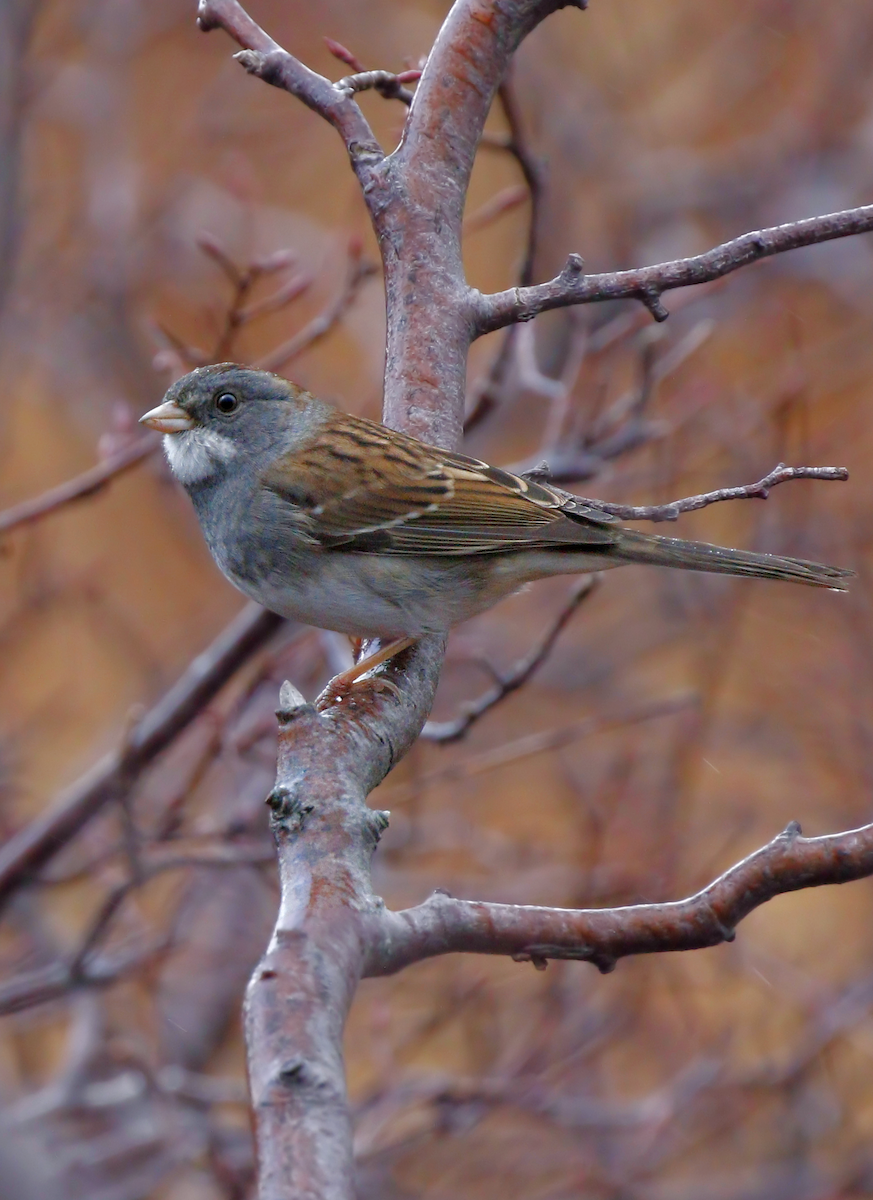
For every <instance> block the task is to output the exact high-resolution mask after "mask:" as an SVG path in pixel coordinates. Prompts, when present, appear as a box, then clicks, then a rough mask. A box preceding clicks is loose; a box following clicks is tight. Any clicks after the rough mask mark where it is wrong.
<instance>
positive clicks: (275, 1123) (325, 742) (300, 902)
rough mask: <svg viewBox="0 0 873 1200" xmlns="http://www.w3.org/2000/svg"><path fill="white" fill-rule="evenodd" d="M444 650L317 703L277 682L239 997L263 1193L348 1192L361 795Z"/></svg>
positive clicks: (434, 642) (405, 727)
mask: <svg viewBox="0 0 873 1200" xmlns="http://www.w3.org/2000/svg"><path fill="white" fill-rule="evenodd" d="M444 649H445V646H444V640H443V639H442V638H438V637H428V638H424V639H422V641H421V642H420V643H419V644H418V647H417V649H416V652H415V653H410V652H408V651H407V652H406V653H405V654H403V655H399V656H398V657H397V658H396V659H393V660H391V662H390V663H388V664H387V666H386V670H385V672H384V674H383V676H382V686H381V687H380V686H379V683H380V681H379V680H378V679H377V680H375V681H371V683H370V684H369V686H367V687H357V688H355V689H354V692H353V693H351V694H350V695H349V697H348V698H347V699H346V700H345V701H344V702H342V703H336V704H331V705H330V706H328V707H327V708H326V709H325V710H324V711H318V710H317V709H316V708H315V707H314V706H313V705H311V704H306V703H305V702H304V700H303V697H302V696H301V695H300V694H299V692H297V691H296V689H294V688H293V687H292V686H291V684H288V683H286V684H285V685H284V686H283V688H282V691H281V693H280V697H279V704H280V708H279V712H278V714H277V715H278V717H279V767H278V773H277V783H276V787H275V788H274V790H273V791H272V793H271V794H270V796H269V797H268V801H267V802H268V804H269V805H270V807H271V809H272V813H273V820H272V825H273V830H274V833H275V836H276V842H277V847H278V854H279V875H280V881H281V887H282V902H281V906H280V910H279V916H278V919H277V923H276V929H275V932H274V934H273V939H272V942H271V943H270V947H269V949H268V950H267V952H266V954H265V955H264V957H263V958H262V960H261V962H260V964H259V966H258V967H257V969H256V971H255V973H254V975H253V976H252V980H251V983H250V984H249V989H248V992H247V996H246V1009H245V1011H246V1041H247V1045H248V1051H249V1077H250V1081H251V1092H252V1103H253V1106H254V1111H255V1127H256V1132H257V1141H258V1151H259V1162H260V1180H259V1186H260V1195H261V1196H262V1197H263V1198H269V1200H274V1198H275V1200H279V1198H280V1197H283V1198H284V1197H287V1196H289V1195H295V1196H313V1197H315V1196H318V1197H325V1198H335V1197H350V1196H352V1195H353V1194H354V1185H353V1181H352V1138H351V1122H350V1116H349V1111H348V1105H347V1103H346V1090H345V1078H344V1072H343V1062H342V1032H343V1026H344V1024H345V1019H346V1014H347V1012H348V1008H349V1005H350V1003H351V1000H352V996H353V995H354V992H355V989H356V987H357V984H358V981H359V979H360V975H361V967H362V963H363V956H364V953H365V943H364V939H363V937H362V932H363V930H362V922H363V921H364V920H365V918H366V915H367V914H368V913H369V912H371V911H373V910H374V909H378V908H379V906H380V905H381V904H382V902H381V901H380V900H378V899H377V897H375V896H374V895H373V893H372V888H371V884H370V858H371V856H372V853H373V850H374V849H375V847H376V843H377V842H378V840H379V837H380V836H381V833H382V830H383V829H384V828H385V826H386V825H387V817H386V816H385V814H383V813H380V812H374V811H373V810H372V809H370V808H368V806H367V803H366V797H367V794H368V792H370V791H371V790H372V789H373V788H374V787H375V786H376V785H377V784H378V783H379V782H380V781H381V780H382V779H383V778H384V777H385V775H386V774H387V773H388V771H389V770H390V769H391V767H392V766H393V765H394V763H395V762H396V761H397V760H398V759H399V758H401V757H402V756H403V755H404V754H405V753H406V751H407V749H408V748H409V746H410V745H411V744H412V742H413V741H414V740H415V738H416V736H417V734H418V731H419V730H420V729H421V727H422V725H423V724H424V721H425V719H426V717H427V714H428V712H429V711H430V707H431V704H432V703H433V693H434V690H435V687H436V681H437V678H438V675H439V665H440V663H441V661H442V656H443V652H444ZM398 682H400V683H402V695H403V702H402V703H399V702H398V698H397V695H398V689H397V683H398ZM385 684H387V687H386V686H385Z"/></svg>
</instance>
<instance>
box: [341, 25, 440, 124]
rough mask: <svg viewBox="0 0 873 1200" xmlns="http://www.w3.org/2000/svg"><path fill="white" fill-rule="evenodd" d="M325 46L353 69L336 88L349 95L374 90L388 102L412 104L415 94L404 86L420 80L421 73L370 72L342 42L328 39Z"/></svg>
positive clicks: (414, 71) (411, 71)
mask: <svg viewBox="0 0 873 1200" xmlns="http://www.w3.org/2000/svg"><path fill="white" fill-rule="evenodd" d="M324 44H325V45H326V46H327V48H328V50H329V51H330V52H331V54H332V55H333V56H334V58H338V59H339V60H340V62H343V63H345V64H346V66H347V67H351V68H352V71H353V72H354V74H353V75H347V76H346V77H345V78H344V79H339V80H337V83H336V85H335V86H336V87H338V88H342V89H343V90H344V91H346V92H348V93H349V94H351V93H353V92H364V91H366V90H367V89H368V88H374V89H375V91H377V92H378V93H379V94H380V96H383V97H384V98H385V99H386V100H400V101H402V102H403V103H404V104H405V105H406V106H407V107H408V106H409V105H410V104H411V103H412V97H413V95H414V93H413V92H410V91H409V89H408V88H405V87H403V86H402V85H403V84H404V83H414V82H415V81H417V80H419V79H420V78H421V71H418V70H410V71H401V72H400V74H399V75H394V74H392V72H391V71H368V70H367V68H366V67H365V66H364V64H363V63H362V62H361V60H360V59H359V58H357V57H356V56H355V55H354V54H352V52H351V50H348V49H346V47H345V46H344V45H343V44H342V42H336V41H334V39H333V38H329V37H326V38H325V39H324Z"/></svg>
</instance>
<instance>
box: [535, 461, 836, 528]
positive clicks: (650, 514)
mask: <svg viewBox="0 0 873 1200" xmlns="http://www.w3.org/2000/svg"><path fill="white" fill-rule="evenodd" d="M528 475H529V476H533V477H536V476H540V475H541V476H544V477H548V476H549V470H548V464H543V467H542V469H540V470H534V471H529V472H528ZM848 478H849V471H848V468H847V467H786V465H785V464H784V463H779V464H778V466H776V467H774V468H773V470H772V471H771V472H770V473H769V475H765V476H764V478H763V479H759V480H758V482H757V483H747V484H745V485H743V486H741V487H728V488H717V489H716V490H715V491H714V492H701V493H700V495H697V496H686V497H685V498H684V499H683V500H673V501H671V503H669V504H640V505H634V504H612V503H610V502H609V501H608V500H588V499H587V498H586V500H585V503H586V504H591V505H592V507H594V508H599V509H602V510H603V512H608V513H612V515H613V516H615V517H620V518H621V520H623V521H675V520H676V519H677V517H678V516H679V514H680V513H686V512H694V511H695V510H696V509H698V508H706V507H707V506H708V505H710V504H718V503H719V501H721V500H766V499H767V497H768V496H769V495H770V489H771V488H774V487H776V486H777V484H780V483H787V482H788V480H789V479H835V480H839V481H841V482H845V480H847V479H848Z"/></svg>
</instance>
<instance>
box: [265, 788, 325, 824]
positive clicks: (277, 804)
mask: <svg viewBox="0 0 873 1200" xmlns="http://www.w3.org/2000/svg"><path fill="white" fill-rule="evenodd" d="M265 803H266V804H267V805H268V806H269V808H270V810H271V812H272V814H273V820H274V821H275V822H276V824H280V825H281V826H282V828H283V829H285V830H286V831H287V832H288V833H295V834H297V833H302V832H303V827H304V825H305V824H306V818H307V817H308V816H309V814H310V813H311V812H312V811H313V809H314V808H315V805H314V804H309V803H307V802H304V801H303V800H301V799H300V797H299V796H297V795H295V793H293V792H292V791H291V790H290V788H286V787H284V786H283V785H282V784H281V783H280V784H277V785H276V786H275V787H274V788H273V790H272V792H270V794H269V796H268V797H267V799H266V801H265Z"/></svg>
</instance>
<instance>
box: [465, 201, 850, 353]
mask: <svg viewBox="0 0 873 1200" xmlns="http://www.w3.org/2000/svg"><path fill="white" fill-rule="evenodd" d="M870 232H873V204H868V205H865V206H863V207H861V208H850V209H847V210H846V211H844V212H837V213H829V214H828V215H827V216H823V217H810V218H809V219H808V220H805V221H792V222H790V223H789V224H787V225H776V226H774V227H772V228H770V229H761V230H757V231H755V232H753V233H744V234H743V235H742V237H738V238H734V239H733V241H730V242H724V243H723V244H722V245H721V246H716V247H714V249H712V250H708V251H707V252H706V253H705V254H698V255H696V256H695V257H694V258H679V259H676V260H674V261H673V262H666V263H658V264H657V265H656V266H652V267H639V268H637V269H636V270H633V271H610V272H607V273H605V274H602V275H586V274H585V264H584V263H583V261H582V259H581V258H580V257H579V255H578V254H571V255H570V256H569V258H568V259H567V263H566V265H565V267H564V269H563V270H562V271H561V273H560V275H556V276H555V278H554V279H551V280H549V282H548V283H538V284H536V285H534V286H533V287H515V288H509V289H508V290H507V291H505V292H494V293H493V294H491V295H483V294H482V293H479V294H478V298H477V312H476V333H477V336H481V335H482V334H483V333H491V332H493V331H494V330H495V329H502V328H503V327H504V326H506V325H511V324H513V323H514V322H516V321H530V320H531V319H532V318H533V317H535V316H537V314H538V313H541V312H547V311H548V310H549V309H551V308H566V307H567V306H568V305H571V304H594V303H598V302H599V301H603V300H639V301H640V302H641V303H642V304H645V306H646V307H647V308H648V309H649V311H650V312H651V314H652V316H653V317H654V318H655V320H656V321H665V320H666V319H667V317H668V315H669V314H668V312H667V310H666V309H665V308H664V306H663V304H662V303H661V294H662V293H663V292H666V291H669V290H670V289H671V288H680V287H689V286H690V285H692V284H699V283H707V282H709V281H710V280H712V279H720V278H721V276H723V275H729V274H730V273H731V271H736V270H738V269H739V268H740V267H745V266H748V265H749V263H753V262H757V261H758V260H759V259H762V258H770V257H771V256H772V255H774V254H783V253H784V252H785V251H786V250H797V249H799V248H800V247H802V246H813V245H816V244H818V243H819V242H829V241H832V240H833V239H834V238H842V237H852V236H854V235H855V234H858V233H870Z"/></svg>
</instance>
